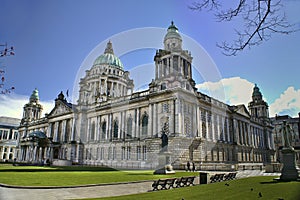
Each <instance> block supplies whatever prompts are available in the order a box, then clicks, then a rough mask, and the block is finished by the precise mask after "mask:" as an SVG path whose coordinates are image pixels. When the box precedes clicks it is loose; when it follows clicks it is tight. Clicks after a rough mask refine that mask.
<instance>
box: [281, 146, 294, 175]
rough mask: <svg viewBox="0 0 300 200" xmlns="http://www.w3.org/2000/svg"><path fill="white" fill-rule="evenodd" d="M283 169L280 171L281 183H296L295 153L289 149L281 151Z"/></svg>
mask: <svg viewBox="0 0 300 200" xmlns="http://www.w3.org/2000/svg"><path fill="white" fill-rule="evenodd" d="M281 154H282V161H281V163H282V164H283V168H282V170H281V176H280V179H279V180H281V181H296V180H297V179H298V178H299V175H298V170H297V167H296V166H297V165H296V152H295V150H294V149H293V148H292V147H291V148H283V149H282V150H281Z"/></svg>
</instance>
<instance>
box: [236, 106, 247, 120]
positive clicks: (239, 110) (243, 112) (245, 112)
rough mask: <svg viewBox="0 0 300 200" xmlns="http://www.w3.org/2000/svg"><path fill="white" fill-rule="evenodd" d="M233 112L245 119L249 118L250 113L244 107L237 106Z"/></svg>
mask: <svg viewBox="0 0 300 200" xmlns="http://www.w3.org/2000/svg"><path fill="white" fill-rule="evenodd" d="M235 112H236V113H238V114H240V115H243V116H245V117H250V113H249V111H248V110H247V108H246V107H245V105H238V106H237V108H236V110H235Z"/></svg>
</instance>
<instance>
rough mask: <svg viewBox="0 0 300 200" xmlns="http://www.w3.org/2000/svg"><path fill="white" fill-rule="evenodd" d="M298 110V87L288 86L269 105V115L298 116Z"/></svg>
mask: <svg viewBox="0 0 300 200" xmlns="http://www.w3.org/2000/svg"><path fill="white" fill-rule="evenodd" d="M298 112H300V89H298V90H295V88H294V87H288V88H287V89H286V90H285V91H284V92H283V93H282V94H281V95H280V97H279V98H278V99H276V100H275V101H274V103H272V104H271V105H270V116H275V115H276V114H279V115H290V116H293V117H295V116H298Z"/></svg>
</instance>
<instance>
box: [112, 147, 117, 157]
mask: <svg viewBox="0 0 300 200" xmlns="http://www.w3.org/2000/svg"><path fill="white" fill-rule="evenodd" d="M112 149H113V150H112V151H113V152H112V153H113V155H112V159H113V160H116V159H117V157H116V155H117V154H116V147H113V148H112Z"/></svg>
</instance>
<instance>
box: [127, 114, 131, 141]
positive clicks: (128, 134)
mask: <svg viewBox="0 0 300 200" xmlns="http://www.w3.org/2000/svg"><path fill="white" fill-rule="evenodd" d="M131 137H132V117H131V116H129V118H128V119H127V133H126V138H131Z"/></svg>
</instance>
